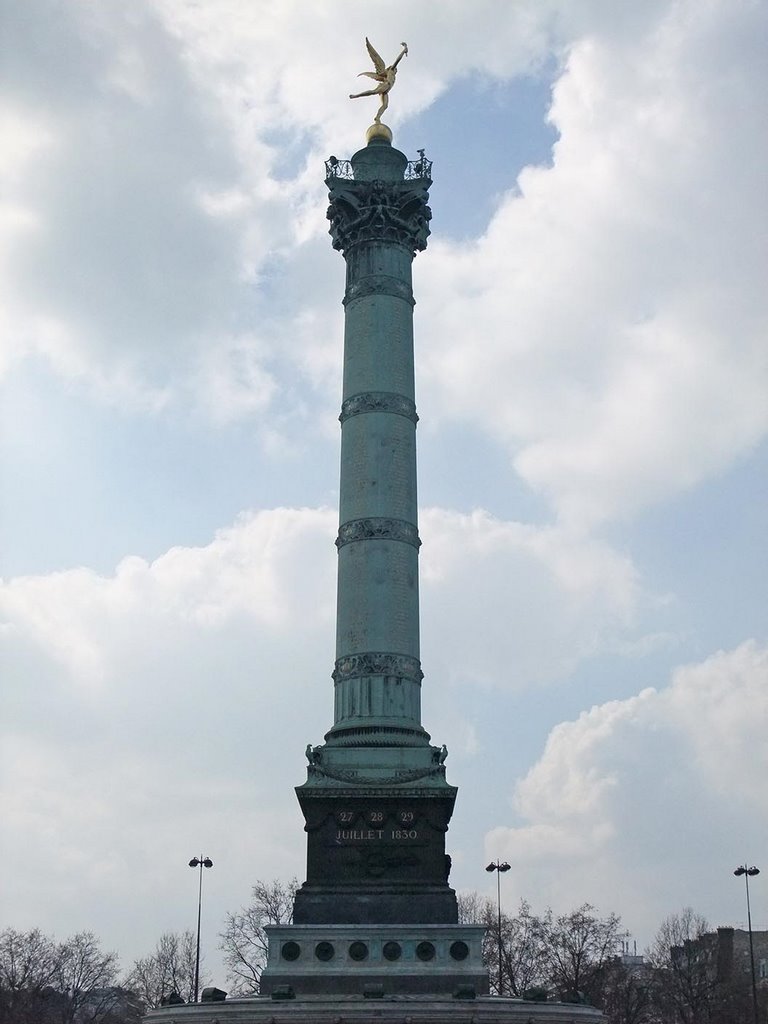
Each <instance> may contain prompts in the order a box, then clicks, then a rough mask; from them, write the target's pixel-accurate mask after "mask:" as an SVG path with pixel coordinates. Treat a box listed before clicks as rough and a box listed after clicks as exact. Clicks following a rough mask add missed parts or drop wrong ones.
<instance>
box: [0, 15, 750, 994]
mask: <svg viewBox="0 0 768 1024" xmlns="http://www.w3.org/2000/svg"><path fill="white" fill-rule="evenodd" d="M2 6H3V8H4V10H3V13H2V25H1V26H0V28H1V32H0V36H2V39H3V47H4V50H5V52H4V55H3V60H2V70H1V72H0V75H1V77H2V99H1V100H0V125H1V126H2V127H1V130H2V138H3V144H2V148H1V149H0V178H1V179H2V189H1V190H0V191H1V192H2V200H1V205H0V224H1V225H2V250H1V256H0V258H1V259H2V281H1V283H0V292H1V295H0V309H1V310H2V312H1V313H0V334H1V336H2V338H1V341H2V350H1V352H2V354H1V355H0V372H1V373H2V380H3V389H4V394H3V435H2V442H1V447H0V451H1V453H2V483H3V502H2V534H3V536H2V549H3V570H2V572H3V581H4V582H3V585H2V589H0V613H1V621H2V627H1V629H2V633H1V636H2V645H3V646H2V659H3V666H2V671H3V680H4V682H3V698H2V699H3V715H2V751H3V760H2V773H3V780H2V781H3V790H2V806H1V808H0V816H1V818H2V850H1V851H0V852H1V853H2V861H3V895H2V907H1V908H0V925H3V926H5V925H12V926H15V927H17V928H28V927H32V926H35V925H39V926H40V927H41V928H43V929H45V930H46V931H49V932H55V933H56V934H57V935H59V936H61V937H63V936H65V935H67V934H71V933H72V932H74V931H76V930H80V929H83V928H91V929H93V930H94V931H95V932H97V933H98V934H99V935H100V936H101V937H102V939H103V941H104V943H105V945H107V946H108V947H110V948H114V949H117V950H118V951H119V952H120V954H121V957H122V960H123V963H124V964H125V965H126V966H128V965H129V964H130V962H131V960H132V959H134V958H135V957H137V956H140V955H143V954H145V953H147V952H148V951H149V950H150V949H151V948H152V946H153V945H154V943H155V941H156V939H157V937H158V936H159V935H160V934H161V933H162V932H163V931H166V930H170V929H174V930H180V929H183V928H185V927H189V926H193V925H194V923H195V915H196V896H197V892H196V877H195V875H194V874H193V873H192V872H191V871H190V870H189V868H188V867H187V861H188V860H189V859H190V857H192V856H193V855H195V854H205V855H208V856H210V857H212V858H213V860H214V862H215V867H214V868H213V870H211V871H210V872H208V873H207V875H206V879H205V908H204V927H205V934H204V942H205V945H206V948H207V951H208V960H209V964H210V965H212V967H213V968H214V973H215V974H216V972H217V970H218V968H217V967H216V962H217V958H216V952H215V944H216V938H215V936H216V932H217V931H218V930H219V928H220V927H221V922H222V918H223V916H224V913H225V912H226V911H227V910H235V909H237V908H238V907H239V906H240V905H242V904H243V903H245V902H246V901H247V898H248V894H249V888H250V885H251V884H252V882H253V881H254V880H255V879H257V878H262V879H264V878H274V877H282V878H286V879H287V878H290V876H291V875H294V874H295V875H297V876H299V877H300V878H301V877H303V869H304V835H303V832H302V819H301V816H300V813H299V810H298V805H297V803H296V801H295V797H294V794H293V786H295V785H297V784H299V783H301V782H302V781H303V778H304V774H305V764H304V758H303V750H304V747H305V746H306V744H307V742H312V743H318V742H321V741H322V736H323V733H324V732H325V731H326V730H327V728H328V727H329V726H330V725H331V723H332V690H331V680H330V672H331V670H332V667H333V658H334V650H333V645H334V606H335V548H334V545H333V539H334V536H335V528H336V511H335V509H336V505H337V497H338V448H339V427H338V422H337V419H336V417H337V415H338V407H339V403H340V391H341V337H342V307H341V297H342V290H343V279H344V266H343V260H342V258H341V257H340V255H339V254H338V253H335V252H333V250H332V249H331V245H330V239H329V238H328V235H327V222H326V220H325V211H326V205H327V203H326V191H325V188H324V185H323V177H324V168H323V161H324V159H326V158H327V157H328V156H329V155H330V154H331V153H333V154H336V155H337V156H339V157H346V156H349V155H351V154H352V153H353V152H354V151H355V150H356V149H358V148H360V146H361V145H362V144H363V141H364V139H363V136H364V131H365V128H366V127H367V125H368V124H369V123H370V121H371V119H372V117H373V114H374V112H375V109H376V101H375V100H357V101H354V102H350V100H348V99H347V95H348V93H349V92H351V91H354V90H355V86H356V85H357V81H358V80H357V79H356V77H355V76H356V75H357V73H358V72H360V71H362V70H364V69H366V68H367V66H368V58H367V55H366V53H365V48H364V38H365V36H366V35H368V36H370V38H371V40H372V42H373V43H374V45H375V46H376V47H377V48H378V49H379V50H380V51H381V52H382V54H383V55H384V56H385V57H386V58H387V59H389V60H391V59H392V58H393V57H394V56H395V55H396V54H397V53H398V52H399V44H400V41H401V40H403V39H404V40H406V41H407V42H408V44H409V47H410V54H409V56H408V57H407V58H406V59H404V60H403V62H402V64H401V65H400V73H399V76H398V82H397V86H396V89H395V91H394V92H393V93H392V100H391V106H390V111H389V114H388V117H387V120H388V122H389V123H390V125H391V126H392V128H393V130H394V133H395V143H396V145H398V147H399V148H401V149H402V150H403V151H404V152H406V153H407V154H408V155H409V157H415V156H416V151H417V149H418V148H420V147H424V148H425V149H426V151H427V155H428V156H429V157H431V158H432V159H433V160H434V179H435V184H434V187H433V189H432V198H431V205H432V209H433V221H432V228H433V234H432V237H431V239H430V245H429V248H428V250H427V251H426V252H425V253H423V254H420V255H419V256H418V257H417V259H416V262H415V266H414V278H415V289H416V297H417V307H416V335H417V341H416V356H417V392H418V406H419V414H420V417H421V418H420V423H419V474H420V476H419V484H420V506H421V534H422V539H423V542H424V544H423V548H422V555H421V559H422V562H421V570H422V631H423V642H422V661H423V665H424V670H425V673H426V679H425V684H424V685H425V690H424V724H425V726H426V727H427V729H428V730H429V731H430V732H431V734H432V737H433V740H434V741H435V742H436V743H438V744H441V743H446V744H447V746H448V748H449V751H450V757H449V760H448V763H447V768H448V778H449V781H451V782H452V783H454V784H457V785H458V786H459V787H460V791H459V801H458V805H457V810H456V814H455V816H454V820H453V825H452V828H451V831H450V833H449V849H450V851H451V853H452V855H453V862H454V873H453V876H452V880H453V882H454V884H455V885H456V886H457V887H458V888H461V889H472V888H478V889H480V890H481V891H488V892H489V893H491V892H492V891H493V890H492V888H489V886H488V881H489V876H487V875H486V874H485V872H484V870H483V868H484V866H485V864H486V863H487V861H488V859H490V858H496V857H501V858H505V859H507V860H508V861H509V862H510V864H511V865H512V869H513V870H512V871H511V872H510V873H509V874H507V875H506V876H505V877H504V883H503V888H504V900H505V903H506V904H507V905H508V906H509V907H510V909H511V908H513V907H514V906H515V905H516V903H517V901H518V900H519V899H520V898H521V897H525V898H526V899H528V900H529V901H530V902H531V904H532V905H533V907H534V908H535V909H537V910H543V909H544V908H545V907H546V906H548V905H549V906H552V907H553V908H554V909H556V910H567V909H570V908H572V907H574V906H576V905H578V904H580V903H582V902H584V901H590V902H592V903H594V904H595V905H596V906H597V907H598V908H599V909H600V910H601V911H603V912H605V913H607V912H609V911H614V912H616V913H618V914H620V915H621V916H622V919H623V921H624V925H625V927H626V930H627V931H628V932H629V933H630V935H631V936H632V937H634V938H635V939H636V940H637V942H638V945H639V946H641V947H642V946H644V945H645V944H646V943H647V942H648V941H649V940H650V939H651V937H652V935H653V932H654V931H655V929H656V927H657V926H658V924H659V922H660V921H661V919H662V918H663V917H664V916H665V915H666V914H668V913H670V912H672V911H675V910H679V909H680V908H681V907H682V906H685V905H691V906H693V907H694V908H695V909H696V910H697V911H698V912H700V913H701V914H703V915H705V916H706V917H707V918H709V920H710V921H711V922H712V923H713V924H722V923H734V924H739V923H741V922H743V921H744V918H745V910H744V899H743V897H744V893H743V887H742V886H741V884H740V882H739V881H738V880H736V879H734V878H733V876H732V874H731V872H732V870H733V868H734V867H736V866H737V865H738V864H740V863H742V862H743V861H744V860H748V861H749V862H750V863H752V862H755V863H757V864H758V865H762V867H763V870H764V877H765V878H766V879H768V859H766V856H765V855H766V849H767V848H768V829H767V826H766V823H767V822H768V787H767V786H766V778H767V777H768V631H767V629H766V622H767V621H768V617H767V616H766V611H767V606H768V601H767V600H766V576H767V575H768V574H767V573H766V569H767V568H768V566H767V565H766V557H765V552H766V547H765V533H766V499H768V494H767V493H766V491H768V485H767V484H766V479H767V478H768V474H767V473H766V470H768V441H767V440H766V436H767V435H768V400H767V399H768V342H767V340H766V337H767V332H766V316H765V280H766V276H765V275H766V269H767V267H766V263H767V261H766V237H767V232H766V201H765V191H764V174H765V167H766V165H767V164H768V144H767V143H766V138H767V134H766V132H765V130H764V125H765V105H766V103H765V97H766V95H768V69H767V68H766V64H765V61H764V54H765V47H766V27H767V25H768V9H767V6H766V3H765V2H761V0H644V2H643V3H641V4H637V3H628V2H627V3H625V2H622V0H613V2H611V0H472V3H469V2H468V0H439V2H438V0H422V2H420V3H417V4H414V3H413V0H390V2H389V3H388V4H381V3H374V2H372V0H333V2H331V0H325V2H323V0H317V2H313V3H307V2H301V0H196V2H193V0H132V2H131V3H128V4H126V3H124V2H121V0H67V2H62V0H25V2H24V3H21V4H20V3H16V2H14V0H3V4H2ZM390 115H391V116H390ZM761 858H763V860H761ZM765 884H768V883H765ZM765 884H764V883H761V880H760V879H757V880H756V882H755V884H754V887H753V919H754V923H755V924H756V925H757V926H759V927H768V892H766V891H765ZM491 885H492V882H491ZM215 980H217V981H218V982H220V983H223V981H224V979H223V977H220V976H218V974H217V976H216V979H215Z"/></svg>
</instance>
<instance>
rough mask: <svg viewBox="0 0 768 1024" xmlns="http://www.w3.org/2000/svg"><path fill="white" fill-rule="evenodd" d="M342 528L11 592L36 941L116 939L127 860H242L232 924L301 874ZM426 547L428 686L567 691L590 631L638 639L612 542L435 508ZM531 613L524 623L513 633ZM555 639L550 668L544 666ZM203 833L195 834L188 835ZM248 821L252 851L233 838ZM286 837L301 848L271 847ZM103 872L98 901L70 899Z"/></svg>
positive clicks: (241, 525) (43, 579) (20, 787)
mask: <svg viewBox="0 0 768 1024" xmlns="http://www.w3.org/2000/svg"><path fill="white" fill-rule="evenodd" d="M335 522H336V515H335V513H333V512H331V511H329V510H322V509H321V510H313V509H275V510H273V511H270V512H259V513H255V514H252V515H248V516H243V517H242V518H241V519H240V520H238V522H236V523H235V524H234V525H233V526H231V527H228V528H226V529H222V530H220V531H218V532H217V534H216V536H215V537H214V539H213V540H212V541H211V542H210V544H208V545H206V546H204V547H199V548H181V547H178V548H172V549H171V550H169V551H168V552H166V553H165V554H164V555H162V556H161V557H160V558H158V559H156V560H155V561H154V562H152V563H148V562H146V561H145V560H144V559H141V558H138V557H128V558H125V559H123V561H122V562H121V563H120V564H119V565H118V566H117V568H116V571H115V573H114V575H112V576H102V575H99V574H97V573H95V572H93V571H91V570H87V569H76V570H71V571H67V572H58V573H53V574H50V575H47V576H39V577H19V578H17V579H13V580H10V581H8V582H7V583H6V584H5V585H4V586H3V587H2V589H0V608H2V612H3V627H2V637H3V647H4V663H5V665H6V679H5V700H6V709H7V711H8V712H9V714H8V717H7V719H6V722H7V726H6V730H7V731H6V732H5V735H4V741H3V750H4V754H3V756H4V760H5V765H6V775H7V777H8V778H9V779H12V780H13V784H12V785H10V786H8V787H7V789H6V791H5V793H4V795H3V800H4V808H3V820H4V822H5V825H6V830H7V833H8V834H9V835H10V834H13V836H14V842H13V846H12V848H10V849H8V850H7V851H6V853H5V856H6V864H7V869H8V870H9V871H10V870H13V871H14V872H16V871H18V873H19V875H20V876H21V875H23V876H24V879H25V881H24V884H23V885H22V887H21V888H20V894H21V895H20V897H19V898H20V899H21V896H23V897H24V900H27V899H29V902H28V903H27V904H25V903H24V902H23V901H22V902H19V903H16V902H15V901H14V904H13V906H11V907H10V908H9V913H10V914H11V917H12V918H13V919H14V921H16V922H17V924H22V923H23V921H24V920H30V921H31V922H32V923H34V921H33V918H32V917H30V915H34V914H35V913H39V912H41V902H40V901H41V899H46V900H48V899H52V900H53V901H54V905H55V908H56V913H55V914H54V915H53V916H54V917H56V916H57V915H58V916H59V917H60V918H61V919H64V920H72V919H73V918H74V917H76V916H77V914H81V913H86V910H85V905H86V904H87V903H89V902H90V903H91V906H90V908H89V909H88V910H87V913H89V914H92V915H93V922H92V926H93V927H95V928H97V930H103V931H104V933H105V935H107V936H109V935H110V934H112V932H113V929H114V927H115V924H114V922H115V921H116V920H120V915H119V914H118V913H117V909H116V907H117V903H118V902H119V899H120V898H122V899H123V900H124V901H126V902H128V901H129V898H130V897H129V894H128V891H127V888H126V886H128V885H129V877H131V876H130V874H126V877H125V879H122V880H121V873H122V872H123V871H126V870H127V868H126V863H127V861H128V860H130V850H131V849H135V850H137V851H138V854H137V855H144V854H145V853H148V849H149V847H148V844H150V843H151V845H152V847H153V849H156V850H158V851H162V852H163V856H166V857H167V862H173V860H174V858H176V857H178V853H177V851H176V850H175V845H174V844H176V843H177V842H178V838H179V836H183V837H185V841H189V840H190V838H191V837H194V836H196V835H202V836H203V837H209V839H210V841H211V842H213V841H214V840H215V841H216V842H217V843H219V844H220V845H221V844H222V843H226V844H227V856H228V858H229V859H230V864H229V869H228V870H229V871H230V873H231V878H230V883H229V886H230V888H229V891H230V892H231V893H232V894H233V895H231V897H230V906H233V905H236V903H235V901H237V900H240V899H242V898H244V897H243V894H244V893H245V892H247V887H248V885H249V884H250V881H251V880H252V878H253V877H254V872H258V874H262V875H264V874H266V875H269V874H275V875H277V874H280V873H285V870H286V869H285V863H284V860H282V859H281V858H283V857H284V856H286V853H285V851H286V849H290V850H291V851H292V853H291V854H290V856H291V857H294V858H295V857H296V855H297V850H298V847H299V846H300V844H297V842H296V836H298V835H299V834H300V828H301V826H300V824H298V822H294V818H295V817H296V810H295V808H294V807H293V803H292V800H291V798H290V793H289V791H288V789H289V783H290V781H291V780H294V781H295V782H298V781H300V775H301V763H300V759H301V751H302V750H303V748H304V746H305V744H306V742H307V740H308V739H312V740H313V742H318V741H320V739H321V736H322V733H323V732H324V731H325V729H326V728H327V727H328V726H330V724H331V721H330V719H329V718H328V715H329V714H330V710H331V706H332V687H331V683H330V672H331V670H332V666H333V657H334V654H333V621H334V583H333V575H334V568H335V553H334V550H333V543H332V538H333V535H334V531H335ZM425 535H426V537H427V544H426V545H425V548H426V549H428V550H429V551H430V555H429V558H428V560H427V564H426V565H425V568H424V581H425V592H426V594H427V595H428V601H427V603H428V606H429V611H428V612H427V613H426V621H427V623H428V625H427V628H426V630H425V632H427V633H434V631H435V630H437V629H438V626H437V623H436V622H435V619H434V616H435V615H439V616H441V617H442V618H443V621H442V623H441V625H440V627H439V628H440V630H441V632H442V635H443V637H445V636H446V635H448V634H450V633H452V632H454V631H455V633H456V639H455V640H449V641H446V642H443V641H440V640H438V639H437V637H435V636H431V637H430V638H429V644H430V650H429V652H428V653H426V654H425V663H426V664H427V667H428V670H429V673H428V674H429V677H431V678H432V679H439V678H441V677H442V676H443V675H444V676H445V678H446V679H447V681H450V680H451V679H452V678H454V677H455V678H458V679H459V680H461V681H463V682H464V683H465V686H464V687H463V689H466V684H468V685H470V686H471V685H474V684H477V683H478V682H479V683H483V684H484V683H493V684H498V685H500V686H502V687H512V688H515V689H519V688H521V687H525V686H531V685H532V684H533V683H536V682H538V681H540V680H541V679H542V678H545V679H547V678H552V677H553V676H554V675H556V674H557V673H558V672H560V671H562V669H563V666H564V665H565V666H570V665H573V664H575V663H577V662H578V661H579V660H581V659H582V658H584V657H585V656H588V655H589V653H590V651H591V650H592V643H593V635H594V633H595V632H598V633H599V632H601V631H606V632H607V633H609V634H621V633H622V631H623V630H624V629H625V627H626V620H627V619H628V618H631V613H632V611H633V610H634V607H635V605H636V603H637V601H638V595H637V593H636V589H635V583H634V579H633V576H632V573H631V572H630V571H628V567H627V566H626V564H624V563H623V562H622V561H621V560H620V559H616V558H615V557H614V556H612V555H610V553H608V552H606V551H604V550H602V549H600V548H599V546H597V545H595V546H594V548H593V551H592V552H591V556H592V562H591V564H590V552H588V551H586V550H583V549H582V550H581V551H580V552H576V551H575V550H574V549H572V548H571V547H570V546H569V544H568V543H567V542H566V541H565V540H564V539H563V538H562V537H558V536H557V535H556V531H544V532H543V533H542V534H540V535H539V534H537V533H536V531H534V530H532V529H530V528H525V527H521V526H519V525H518V524H514V523H501V522H498V521H495V520H493V519H492V518H491V517H489V516H487V515H485V514H482V513H475V514H474V515H470V516H457V515H455V514H450V513H445V512H441V511H439V510H431V511H430V512H428V513H427V514H426V515H425ZM470 579H471V580H472V584H473V586H474V588H475V590H474V596H473V597H472V599H471V600H468V599H467V593H468V589H467V584H468V581H469V580H470ZM537 593H538V596H536V595H537ZM517 609H524V611H525V614H524V621H523V623H522V626H521V627H520V628H519V629H518V628H514V629H513V628H511V624H512V622H513V621H514V619H515V617H516V615H517ZM459 620H462V621H461V626H460V625H459ZM552 623H557V626H556V627H555V628H553V626H552ZM545 635H548V636H549V642H550V647H551V651H550V652H549V654H548V656H547V658H545V659H543V660H544V664H543V665H537V663H536V661H537V653H536V652H537V651H539V652H540V643H541V638H542V637H543V636H545ZM513 646H514V647H516V650H515V658H516V664H517V665H518V668H517V670H516V672H515V674H514V675H509V674H507V675H505V674H504V673H501V672H499V666H500V665H504V664H505V660H506V659H507V658H509V660H510V662H511V660H512V648H513ZM454 711H455V712H456V713H457V714H461V715H462V716H463V717H464V718H465V721H464V723H463V725H462V727H461V728H460V729H458V730H455V731H456V732H457V734H458V735H460V736H461V747H462V749H463V751H464V752H465V753H466V754H467V755H468V756H470V757H471V756H473V754H474V753H475V752H476V750H477V749H478V737H477V734H476V728H475V726H474V724H473V723H472V722H471V721H470V720H469V719H466V716H465V715H464V713H463V712H461V711H460V709H458V708H456V709H453V710H452V708H451V707H450V706H448V707H446V708H445V709H444V714H445V715H446V716H448V717H450V716H451V715H452V714H453V713H454ZM62 720H66V723H67V726H66V729H62V728H61V722H62ZM11 722H13V725H11V724H10V723H11ZM190 773H192V776H193V777H194V779H195V782H194V783H193V784H190V781H189V780H190ZM198 773H200V775H199V777H198ZM276 774H278V775H279V776H280V777H281V778H284V779H285V785H284V786H282V787H276V786H275V778H276ZM158 787H159V788H158ZM202 807H204V808H205V811H204V812H203V811H201V810H199V808H202ZM201 814H202V815H203V820H202V822H198V823H196V824H195V826H194V828H192V829H190V826H189V823H188V819H189V816H190V815H192V816H194V817H195V818H197V817H199V816H200V815H201ZM241 821H242V827H243V829H244V830H245V833H246V835H247V836H248V837H249V842H252V845H251V846H248V844H247V843H242V844H239V843H235V840H234V837H233V838H232V839H231V843H230V840H229V839H227V838H226V837H227V836H229V835H230V834H231V832H232V828H233V824H234V823H235V822H237V823H238V828H239V827H240V822H241ZM268 822H271V825H268ZM289 822H293V824H292V825H291V826H290V827H291V828H292V827H294V826H295V830H296V836H294V837H293V840H291V837H290V834H289V825H288V823H289ZM275 823H279V824H280V829H281V830H284V831H280V832H279V834H275V827H276V824H275ZM264 829H265V830H266V831H262V832H260V830H264ZM54 833H55V835H56V840H55V843H54V844H53V847H52V852H51V851H50V850H49V851H48V853H46V854H45V856H55V858H56V868H55V872H54V874H53V876H52V877H51V878H50V879H49V880H48V882H47V883H46V886H50V887H51V889H52V890H53V891H52V892H49V891H48V889H47V888H46V887H45V886H44V887H43V888H42V889H41V891H40V894H39V895H38V896H36V897H34V898H32V897H31V896H30V892H31V890H32V889H34V881H33V879H34V877H35V876H36V874H37V873H38V872H42V871H43V865H42V862H41V860H40V858H41V857H42V856H43V854H42V853H41V852H40V851H41V850H43V849H46V850H47V849H48V842H47V837H49V836H50V835H51V834H54ZM206 841H208V840H206ZM230 846H231V847H232V848H230ZM113 847H114V848H115V849H118V848H119V852H117V853H116V854H115V855H114V856H112V855H107V851H109V850H110V849H111V848H113ZM235 847H236V848H235ZM30 850H32V851H35V852H34V853H33V854H32V856H31V859H30V854H29V851H30ZM198 852H199V851H198ZM20 858H23V859H24V861H25V863H24V864H23V865H22V862H21V859H20ZM254 858H255V859H256V862H257V863H258V868H255V867H254ZM187 859H188V858H187ZM148 870H149V872H150V878H149V879H146V880H145V881H144V883H143V884H144V885H145V886H148V885H150V881H151V880H152V879H154V883H155V884H157V885H160V884H161V881H162V870H161V867H160V865H159V864H158V866H157V867H152V868H151V869H148ZM291 870H295V871H296V872H300V871H301V867H300V864H298V863H296V864H295V866H294V867H293V868H291ZM91 874H93V878H94V881H93V882H92V883H89V884H88V886H87V887H78V886H77V885H75V883H74V882H73V876H74V875H78V876H81V875H85V876H88V877H90V876H91ZM132 884H133V881H132V880H131V881H130V885H132ZM238 885H239V886H240V888H239V895H234V893H236V892H238V889H237V887H238ZM86 890H87V891H86ZM105 890H109V891H110V896H109V899H108V900H107V904H106V906H104V907H101V909H98V910H97V909H96V907H95V904H96V903H98V901H99V900H100V899H102V898H103V897H104V893H105ZM75 903H78V905H82V909H80V910H78V911H77V914H76V913H75V910H74V905H75ZM52 913H53V911H46V915H47V916H46V919H48V918H50V916H51V914H52ZM110 913H112V914H113V915H116V916H113V917H112V918H110ZM168 913H169V914H173V913H175V909H174V904H173V902H172V901H171V903H170V904H169V907H168ZM109 941H116V940H109ZM128 946H129V948H130V943H129V944H128Z"/></svg>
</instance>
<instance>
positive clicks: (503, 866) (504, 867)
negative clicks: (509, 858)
mask: <svg viewBox="0 0 768 1024" xmlns="http://www.w3.org/2000/svg"><path fill="white" fill-rule="evenodd" d="M511 867H512V865H511V864H507V862H506V861H504V863H503V864H499V871H509V869H510V868H511Z"/></svg>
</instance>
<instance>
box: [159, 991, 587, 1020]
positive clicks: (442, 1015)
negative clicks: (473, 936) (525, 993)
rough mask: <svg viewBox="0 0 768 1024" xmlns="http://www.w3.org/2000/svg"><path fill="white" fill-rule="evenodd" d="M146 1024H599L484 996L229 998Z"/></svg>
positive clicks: (553, 1008)
mask: <svg viewBox="0 0 768 1024" xmlns="http://www.w3.org/2000/svg"><path fill="white" fill-rule="evenodd" d="M144 1019H145V1020H146V1021H147V1024H601V1022H603V1021H604V1017H603V1015H602V1013H600V1012H599V1011H598V1010H595V1009H593V1007H591V1006H575V1005H571V1004H569V1003H530V1002H525V1001H524V1000H522V999H499V998H498V997H497V996H485V997H481V998H476V999H466V998H450V999H448V998H436V997H434V996H400V997H394V996H390V997H388V996H384V997H382V998H376V997H372V998H365V997H362V998H361V997H360V996H326V997H323V996H317V997H314V998H306V999H298V998H296V999H272V998H265V997H263V996H259V997H257V998H254V999H228V1000H227V1001H226V1002H225V1003H208V1004H206V1003H202V1004H201V1003H198V1004H197V1005H196V1006H165V1007H163V1008H162V1009H159V1010H152V1011H151V1012H150V1013H149V1014H148V1015H147V1016H146V1017H145V1018H144Z"/></svg>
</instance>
